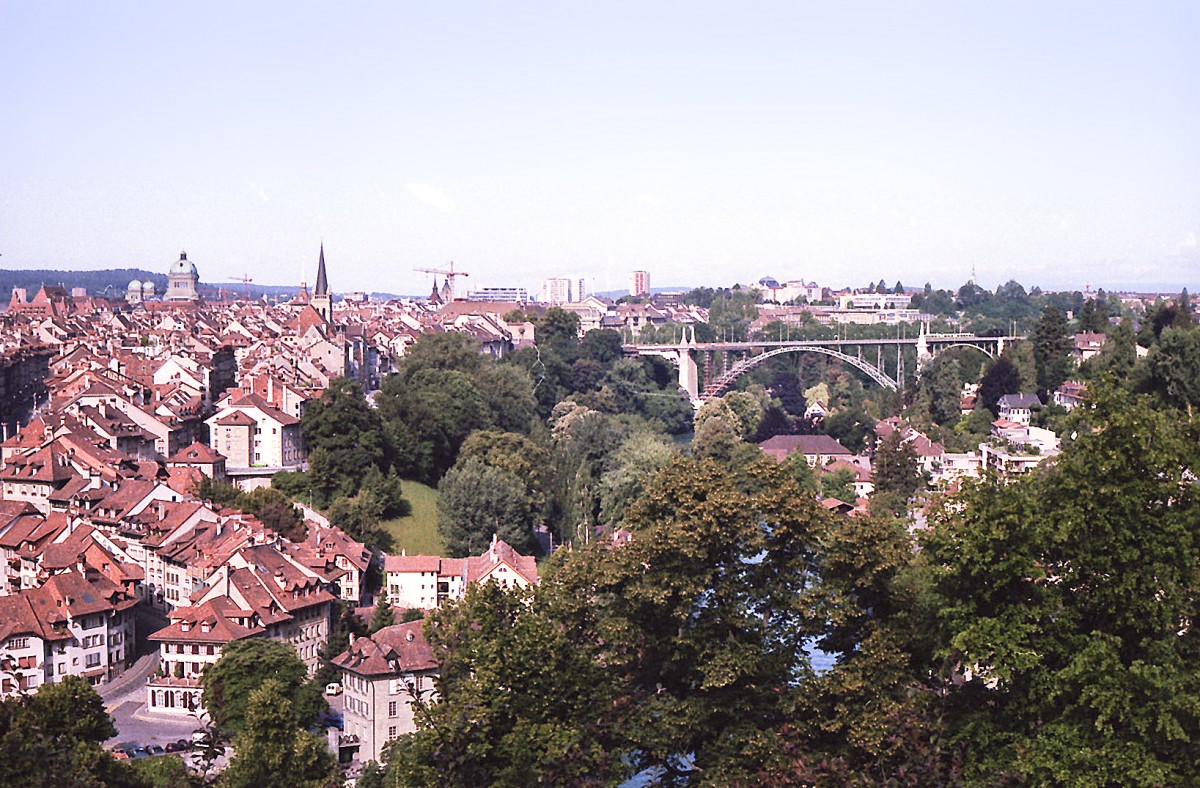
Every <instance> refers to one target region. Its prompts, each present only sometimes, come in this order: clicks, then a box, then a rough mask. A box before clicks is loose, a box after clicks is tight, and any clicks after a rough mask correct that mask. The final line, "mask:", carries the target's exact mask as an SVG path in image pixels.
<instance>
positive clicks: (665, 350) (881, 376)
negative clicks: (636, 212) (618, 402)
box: [625, 327, 1025, 407]
mask: <svg viewBox="0 0 1200 788" xmlns="http://www.w3.org/2000/svg"><path fill="white" fill-rule="evenodd" d="M1022 339H1025V337H1023V336H999V337H984V336H977V335H975V334H927V333H925V331H924V327H922V331H921V333H920V334H919V335H918V336H915V337H896V338H893V339H830V340H812V341H795V342H696V339H695V334H694V333H692V335H691V337H690V338H689V339H686V340H685V341H683V342H680V343H679V344H677V345H626V346H625V353H626V355H630V356H659V357H662V358H666V359H668V360H669V361H671V363H673V364H675V366H676V367H677V368H678V370H679V387H680V388H681V389H683V390H684V391H686V392H687V394H688V398H689V399H691V401H692V404H693V405H695V406H696V407H699V406H700V405H701V404H703V403H704V402H705V401H707V400H709V399H712V398H713V397H719V396H721V395H722V394H723V393H725V392H726V391H727V390H728V389H729V387H730V386H731V385H733V383H734V382H735V381H736V380H737V379H738V378H740V377H741V376H742V375H744V374H746V373H747V372H749V371H750V370H752V369H754V368H755V367H757V366H758V365H760V364H762V363H764V362H765V361H767V360H768V359H771V358H774V357H775V356H779V355H782V354H784V353H820V354H823V355H826V356H830V357H831V358H836V359H838V360H839V361H842V362H843V363H845V364H849V365H850V366H852V367H854V368H855V369H858V370H859V371H861V372H862V373H863V374H865V375H866V376H867V377H869V378H870V379H871V380H873V381H874V382H875V383H878V384H879V385H880V386H883V387H884V388H887V389H891V390H892V391H896V390H898V389H900V388H901V387H902V386H903V385H904V349H905V348H906V347H909V346H914V347H915V348H916V351H917V369H918V372H919V371H920V369H921V368H923V367H924V366H925V365H926V364H928V363H929V362H930V361H932V360H933V358H934V357H935V356H937V355H938V354H940V353H943V352H945V351H947V350H951V349H953V348H959V347H969V348H974V349H975V350H978V351H980V352H982V353H984V354H986V355H987V356H988V357H990V358H995V357H996V356H999V355H1000V354H1001V353H1003V352H1004V348H1005V347H1006V346H1008V345H1009V344H1011V343H1013V342H1016V341H1018V340H1022ZM871 346H875V348H876V362H875V363H874V364H872V363H871V362H870V361H868V360H867V359H865V358H863V349H864V348H868V347H871ZM884 347H895V348H896V371H897V372H896V377H892V376H891V375H889V374H888V373H887V372H886V371H885V370H884V365H883V349H884ZM851 348H856V349H857V353H856V354H854V355H851V354H850V353H847V352H845V351H846V350H847V349H851ZM735 356H736V357H737V358H736V360H732V359H734V357H735ZM700 359H703V361H704V370H705V375H704V382H705V385H704V388H703V389H701V388H700V365H699V360H700ZM718 361H719V364H718V363H716V362H718ZM718 369H719V370H720V371H719V372H718V371H717V370H718Z"/></svg>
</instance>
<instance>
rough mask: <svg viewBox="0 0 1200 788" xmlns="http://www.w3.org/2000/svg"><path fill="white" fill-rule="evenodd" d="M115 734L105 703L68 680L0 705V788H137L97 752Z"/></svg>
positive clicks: (79, 682) (74, 680)
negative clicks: (6, 787) (113, 787)
mask: <svg viewBox="0 0 1200 788" xmlns="http://www.w3.org/2000/svg"><path fill="white" fill-rule="evenodd" d="M115 734H116V729H115V728H113V724H112V720H111V719H110V718H109V716H108V713H107V712H106V711H105V710H104V702H103V701H102V700H101V699H100V696H99V695H97V694H96V691H95V690H94V689H92V688H91V687H90V686H89V685H88V683H87V682H86V681H84V680H83V679H81V678H79V677H78V676H66V677H64V678H63V679H62V680H61V681H59V682H57V683H53V684H43V685H42V686H41V687H39V688H38V692H37V694H35V695H21V696H17V697H11V698H6V699H4V700H2V701H0V784H3V785H13V786H16V785H20V786H25V785H29V786H46V788H52V787H53V786H59V785H79V786H105V785H137V784H138V780H137V777H136V775H134V774H133V773H132V772H131V771H130V770H129V769H128V768H126V767H125V766H124V765H122V764H120V763H118V762H117V761H115V760H114V759H113V757H112V756H111V755H109V754H108V753H107V752H105V751H103V750H102V749H101V748H100V744H101V742H103V741H104V740H105V739H107V738H109V737H111V736H113V735H115Z"/></svg>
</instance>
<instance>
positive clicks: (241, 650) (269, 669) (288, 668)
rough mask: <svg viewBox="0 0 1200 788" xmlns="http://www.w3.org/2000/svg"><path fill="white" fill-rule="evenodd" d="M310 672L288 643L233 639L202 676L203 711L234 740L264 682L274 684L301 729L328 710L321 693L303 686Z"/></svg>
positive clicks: (314, 687)
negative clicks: (288, 701) (288, 705)
mask: <svg viewBox="0 0 1200 788" xmlns="http://www.w3.org/2000/svg"><path fill="white" fill-rule="evenodd" d="M307 678H308V669H307V668H306V667H305V665H304V663H303V662H301V661H300V658H299V657H298V656H296V650H295V649H294V648H292V646H291V645H290V644H289V643H284V642H282V641H279V640H266V639H263V638H248V639H246V640H236V641H234V642H233V643H230V644H229V645H227V646H225V648H224V649H223V650H222V652H221V658H220V659H219V660H217V661H216V663H214V664H213V665H211V666H210V667H208V668H207V669H206V670H205V671H204V673H203V674H202V675H201V682H202V683H203V684H204V707H205V708H206V709H208V713H209V715H211V717H212V720H213V724H214V725H216V726H217V727H218V728H220V729H221V730H222V731H224V732H226V733H228V734H231V735H234V736H236V735H237V734H239V733H241V732H242V731H243V729H244V728H245V727H246V724H247V719H248V716H247V715H248V714H249V708H250V699H251V695H252V694H253V693H254V691H255V690H258V689H259V688H260V687H262V685H263V684H264V683H265V682H266V681H268V680H273V681H275V682H277V683H278V688H277V691H278V692H282V693H283V694H284V695H285V696H286V697H287V698H288V699H289V700H290V701H291V703H292V704H293V711H294V712H295V713H296V715H297V716H298V719H299V721H300V724H301V725H302V726H308V725H310V724H311V723H312V721H313V720H315V719H316V717H317V715H318V714H319V713H320V712H321V711H322V710H323V709H325V707H326V704H325V699H324V697H323V696H322V693H321V688H320V687H317V686H316V685H313V684H311V683H307V681H306V680H307Z"/></svg>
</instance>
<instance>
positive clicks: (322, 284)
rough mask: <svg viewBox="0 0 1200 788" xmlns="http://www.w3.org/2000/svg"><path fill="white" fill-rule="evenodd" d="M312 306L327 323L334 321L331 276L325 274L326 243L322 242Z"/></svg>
mask: <svg viewBox="0 0 1200 788" xmlns="http://www.w3.org/2000/svg"><path fill="white" fill-rule="evenodd" d="M309 303H310V304H312V308H313V309H315V310H317V314H318V315H320V316H321V319H322V320H324V321H325V322H326V323H332V322H333V297H332V296H331V295H330V294H329V277H328V276H326V274H325V243H324V242H322V243H321V256H320V257H319V258H318V259H317V284H316V285H315V286H314V287H313V293H312V298H311V299H309Z"/></svg>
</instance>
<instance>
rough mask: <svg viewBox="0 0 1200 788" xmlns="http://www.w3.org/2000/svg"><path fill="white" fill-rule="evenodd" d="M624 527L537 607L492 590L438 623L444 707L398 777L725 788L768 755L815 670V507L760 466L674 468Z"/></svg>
mask: <svg viewBox="0 0 1200 788" xmlns="http://www.w3.org/2000/svg"><path fill="white" fill-rule="evenodd" d="M626 522H627V524H628V526H629V527H630V528H631V529H632V530H633V532H634V538H633V541H631V542H630V543H628V544H625V545H622V546H620V547H616V548H613V547H610V546H608V545H606V544H594V545H592V546H591V547H589V548H587V549H583V550H576V551H575V552H574V553H573V554H572V555H571V556H570V557H569V559H567V560H562V561H561V562H560V563H559V564H558V565H557V566H555V567H554V568H553V569H552V571H551V572H550V573H549V574H548V575H547V576H546V577H545V578H544V579H543V582H542V584H541V586H539V587H538V588H537V590H536V592H534V597H533V599H532V601H531V602H527V601H526V600H525V599H524V598H523V597H522V595H520V594H516V593H514V592H506V591H504V590H503V589H501V588H498V587H496V586H494V585H492V586H484V587H482V588H476V589H474V590H473V591H472V592H469V593H468V595H467V597H466V598H465V599H464V600H463V602H462V603H460V604H459V605H455V606H452V607H450V608H447V609H445V610H441V611H438V613H436V614H435V617H434V624H433V625H432V626H430V628H429V629H428V630H427V632H428V636H429V637H430V638H431V642H432V643H433V644H434V645H435V647H436V648H437V649H439V653H440V654H441V655H442V656H443V665H442V676H441V678H440V679H439V690H440V692H441V695H442V700H441V701H440V702H439V703H438V704H436V705H434V706H433V707H431V708H430V710H429V711H430V719H429V722H428V723H427V724H425V725H423V726H422V730H421V731H420V732H419V733H418V734H416V735H415V736H413V737H410V738H406V739H401V740H400V742H399V743H398V744H397V745H396V746H395V748H394V749H393V750H392V751H391V752H390V753H389V760H390V769H391V770H393V771H392V774H393V775H395V776H397V777H399V779H400V781H401V782H402V783H405V784H413V785H429V784H449V785H514V786H515V785H534V784H572V785H586V784H597V785H599V784H613V783H617V782H620V781H621V780H622V779H624V778H625V777H627V776H629V775H630V774H632V773H634V772H637V771H640V770H642V769H644V768H657V769H661V770H663V771H662V772H661V773H660V776H659V778H658V779H659V781H660V782H661V783H664V784H671V783H680V782H686V781H690V780H695V779H696V778H697V777H699V776H702V779H703V780H704V781H706V782H707V783H709V784H714V785H716V784H733V783H734V782H736V781H737V780H738V779H745V778H746V777H747V775H748V774H749V773H750V772H751V771H752V769H753V767H754V765H756V764H761V763H762V762H763V761H764V759H766V758H767V757H768V754H767V753H766V752H764V747H768V745H769V741H770V739H771V736H770V735H769V734H770V732H771V731H773V730H774V729H775V727H776V726H778V725H780V724H782V722H783V721H784V720H785V719H786V717H787V713H788V703H787V701H786V698H787V696H788V695H789V689H788V688H789V687H790V686H792V685H793V683H794V682H795V681H797V680H798V679H800V678H802V677H804V676H806V675H808V669H807V665H808V660H807V656H806V654H805V643H806V640H807V639H808V638H809V637H810V636H811V634H812V633H813V631H814V630H813V621H814V619H813V618H812V614H813V611H814V606H813V604H812V602H813V600H812V599H811V598H809V595H810V594H811V593H812V592H813V585H812V581H813V579H814V577H813V575H812V573H811V567H812V565H813V560H814V557H815V552H814V547H815V545H816V544H817V543H818V541H819V539H820V534H819V531H820V530H821V529H822V528H823V527H824V526H823V524H824V523H825V522H826V521H825V520H824V518H823V514H822V513H821V512H820V510H819V509H818V507H817V506H816V504H815V502H814V501H812V500H811V499H810V498H807V497H805V496H804V495H803V494H801V493H800V491H799V490H798V489H797V488H796V487H795V485H794V484H793V483H792V482H791V480H790V479H789V478H788V476H787V474H786V473H785V472H784V471H783V470H782V469H780V468H778V467H777V466H775V464H774V463H771V462H770V461H769V460H766V459H765V458H764V459H761V460H760V461H759V462H758V463H757V464H753V465H746V466H743V467H742V468H740V469H737V470H734V471H733V472H730V470H729V469H725V468H722V467H720V466H718V465H716V464H714V463H711V462H700V461H695V460H682V459H681V460H677V461H675V462H673V463H672V464H671V465H670V466H668V467H667V468H666V469H665V470H664V471H663V472H662V474H661V475H660V476H659V477H658V478H657V479H656V480H655V481H654V482H653V483H652V484H651V486H650V489H649V490H648V491H647V493H646V495H644V496H643V497H642V498H641V499H640V500H639V501H638V502H637V503H635V504H633V505H632V506H631V507H630V509H629V510H628V512H627V517H626ZM564 555H565V553H564ZM768 748H769V747H768Z"/></svg>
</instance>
